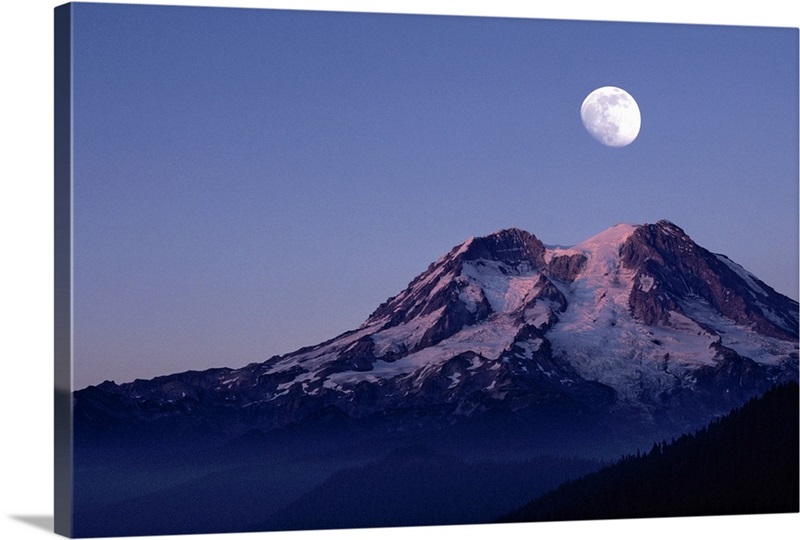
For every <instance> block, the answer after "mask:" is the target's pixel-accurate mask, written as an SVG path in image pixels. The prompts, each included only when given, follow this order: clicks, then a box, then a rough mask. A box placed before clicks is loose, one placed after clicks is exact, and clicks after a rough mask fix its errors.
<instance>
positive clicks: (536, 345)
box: [73, 220, 798, 438]
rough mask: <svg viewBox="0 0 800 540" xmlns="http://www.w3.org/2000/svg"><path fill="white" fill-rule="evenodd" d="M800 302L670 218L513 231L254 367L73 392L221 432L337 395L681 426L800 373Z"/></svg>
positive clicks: (409, 413) (131, 425) (353, 401)
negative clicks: (324, 335)
mask: <svg viewBox="0 0 800 540" xmlns="http://www.w3.org/2000/svg"><path fill="white" fill-rule="evenodd" d="M797 312H798V304H797V302H794V301H793V300H791V299H789V298H787V297H785V296H783V295H780V294H779V293H777V292H775V291H774V290H773V289H771V288H770V287H769V286H767V285H766V284H764V283H763V282H761V281H760V280H758V278H756V277H755V276H753V275H752V274H750V273H749V272H747V271H746V270H744V269H743V268H742V267H740V266H739V265H737V264H736V263H734V262H732V261H730V260H729V259H727V258H726V257H724V256H721V255H715V254H713V253H711V252H710V251H708V250H706V249H705V248H702V247H700V246H698V245H697V244H695V243H694V242H693V241H692V240H691V238H689V236H688V235H686V233H685V232H684V231H683V230H682V229H680V228H679V227H677V226H676V225H674V224H672V223H670V222H668V221H664V220H662V221H659V222H657V223H656V224H652V225H648V224H645V225H630V224H618V225H616V226H614V227H611V228H609V229H607V230H606V231H603V232H601V233H599V234H597V235H595V236H593V237H591V238H589V239H588V240H586V241H584V242H582V243H580V244H577V245H575V246H572V247H568V248H563V247H548V246H546V245H545V244H543V243H542V242H541V241H540V240H539V239H538V238H537V237H536V236H535V235H533V234H531V233H528V232H526V231H523V230H521V229H515V228H511V229H502V230H500V231H497V232H495V233H492V234H490V235H487V236H484V237H471V238H469V239H468V240H466V241H465V242H463V243H461V244H459V245H456V246H454V247H453V248H452V249H451V250H449V251H448V253H446V254H445V255H443V256H442V257H440V258H439V259H438V260H437V261H435V262H433V263H432V264H430V265H429V266H428V268H427V269H426V270H425V271H423V272H422V273H421V274H419V275H418V276H417V277H415V278H414V279H413V280H412V281H411V282H410V283H409V285H408V287H406V288H405V289H404V290H403V291H401V292H400V293H398V294H397V295H395V296H393V297H391V298H389V299H388V300H387V301H386V302H384V303H382V304H381V305H380V306H378V308H376V309H375V310H374V311H373V313H372V314H371V315H370V316H369V317H368V318H367V320H366V321H365V322H364V323H363V324H362V325H360V326H359V327H358V328H356V329H354V330H351V331H348V332H345V333H343V334H341V335H339V336H337V337H335V338H333V339H331V340H327V341H325V342H322V343H320V344H317V345H313V346H310V347H303V348H301V349H299V350H297V351H294V352H292V353H288V354H284V355H280V356H275V357H272V358H270V359H268V360H266V361H265V362H260V363H253V364H249V365H248V366H245V367H243V368H239V369H230V368H215V369H211V370H204V371H196V372H185V373H183V374H174V375H165V376H162V377H157V378H155V379H152V380H150V381H143V380H137V381H134V382H132V383H125V384H121V385H117V384H116V383H113V382H109V381H107V382H105V383H103V384H101V385H98V386H93V387H89V388H87V389H84V390H79V391H76V392H75V393H74V394H73V398H74V404H75V408H74V411H75V415H76V416H75V417H76V423H77V426H78V429H84V430H86V432H92V431H96V429H95V427H96V426H103V425H110V424H113V425H115V426H116V428H117V429H119V430H121V431H125V430H135V429H139V428H142V427H145V426H146V427H147V428H148V429H151V428H152V429H155V430H156V431H167V430H169V429H172V430H173V431H175V432H177V433H182V434H185V433H189V432H197V431H198V430H201V429H202V431H203V432H204V433H207V432H212V433H216V434H217V436H219V437H222V438H227V437H230V436H236V435H237V434H239V435H240V434H242V433H244V432H246V431H249V430H257V431H263V432H269V431H273V430H276V429H284V428H286V427H288V426H292V425H297V424H298V423H302V422H303V421H304V419H306V418H311V417H313V416H314V415H316V414H319V413H320V411H323V410H325V409H328V408H331V407H333V408H334V409H336V410H338V411H340V412H341V414H342V415H344V417H347V418H352V419H356V420H358V419H361V420H366V419H384V420H385V419H386V418H390V417H391V418H392V422H394V423H393V424H392V425H390V426H389V427H388V428H387V429H390V430H404V429H409V428H410V427H411V426H419V425H420V424H421V423H425V422H433V424H436V425H448V424H451V423H453V422H457V421H461V420H468V419H473V418H479V417H483V416H486V415H487V414H489V413H492V414H497V413H502V414H507V415H523V416H524V415H526V414H534V415H536V414H538V413H537V411H541V410H553V411H559V412H558V414H560V415H563V414H565V415H567V416H570V415H571V416H575V415H578V416H581V415H583V417H585V416H586V415H590V416H591V415H597V422H600V423H605V424H606V425H607V426H609V428H608V429H609V430H611V431H619V427H618V426H619V425H620V424H628V423H631V424H635V425H637V426H640V427H641V426H649V428H652V429H654V430H667V431H670V432H683V431H685V430H686V429H688V428H691V427H692V426H697V425H700V424H702V423H704V422H705V421H707V420H708V419H709V418H713V417H715V416H718V415H720V414H724V413H725V412H727V410H729V409H730V408H731V407H734V406H737V405H740V404H741V403H742V402H743V401H744V400H746V399H748V398H750V397H752V396H754V395H757V394H759V393H761V392H763V391H765V390H766V389H767V388H769V387H770V386H772V385H773V384H775V383H777V382H781V381H784V380H796V379H797V335H798V333H797V321H798V314H797ZM492 411H494V412H492ZM553 414H555V413H553ZM420 415H422V416H423V417H426V418H427V420H425V421H421V420H419V417H420ZM434 417H435V418H436V419H437V420H436V421H433V420H432V418H434ZM620 419H622V420H620ZM541 421H544V420H541ZM126 423H127V424H128V426H127V427H123V424H126ZM637 429H638V428H637Z"/></svg>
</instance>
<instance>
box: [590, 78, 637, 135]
mask: <svg viewBox="0 0 800 540" xmlns="http://www.w3.org/2000/svg"><path fill="white" fill-rule="evenodd" d="M581 120H582V121H583V125H584V126H585V127H586V131H588V132H589V134H590V135H591V136H592V137H594V138H595V139H597V140H598V141H600V142H601V143H603V144H604V145H606V146H615V147H620V146H628V145H629V144H631V143H632V142H633V141H634V139H636V136H637V135H639V128H640V127H641V126H642V116H641V114H640V113H639V106H638V105H637V104H636V101H635V100H634V99H633V97H632V96H631V95H630V94H629V93H627V92H626V91H625V90H623V89H622V88H617V87H616V86H604V87H602V88H598V89H597V90H595V91H594V92H592V93H591V94H589V95H588V96H586V99H584V100H583V105H581Z"/></svg>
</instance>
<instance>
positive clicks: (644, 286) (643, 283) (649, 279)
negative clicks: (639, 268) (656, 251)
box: [639, 275, 656, 292]
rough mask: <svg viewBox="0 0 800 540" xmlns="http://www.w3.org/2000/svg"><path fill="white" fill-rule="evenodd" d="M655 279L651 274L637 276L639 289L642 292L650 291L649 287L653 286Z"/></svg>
mask: <svg viewBox="0 0 800 540" xmlns="http://www.w3.org/2000/svg"><path fill="white" fill-rule="evenodd" d="M655 281H656V280H655V279H654V278H653V276H647V275H643V276H639V290H640V291H642V292H650V289H652V288H653V284H654V283H655Z"/></svg>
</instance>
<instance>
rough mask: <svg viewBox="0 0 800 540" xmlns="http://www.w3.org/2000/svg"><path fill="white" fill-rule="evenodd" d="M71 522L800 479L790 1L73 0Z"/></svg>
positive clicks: (151, 528)
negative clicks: (507, 11)
mask: <svg viewBox="0 0 800 540" xmlns="http://www.w3.org/2000/svg"><path fill="white" fill-rule="evenodd" d="M55 25H56V26H55V28H56V35H55V44H56V50H55V59H56V77H55V80H56V119H55V122H56V137H57V140H56V179H55V182H56V185H55V194H56V211H55V224H56V298H55V302H56V304H55V305H56V479H55V481H56V529H57V532H59V533H60V534H63V535H66V536H73V537H108V536H130V535H166V534H183V533H216V532H249V531H279V530H314V529H330V528H359V527H391V526H424V525H451V524H470V523H497V522H510V521H524V522H538V521H548V520H578V519H613V518H634V517H674V516H703V515H719V514H754V513H794V512H798V460H797V456H798V301H797V299H798V228H797V222H798V167H797V165H798V82H797V81H798V30H797V29H796V28H759V27H733V26H706V25H677V24H645V23H611V22H591V21H558V20H534V19H521V18H520V19H515V18H489V17H457V16H433V15H395V14H376V13H343V12H322V11H293V10H271V9H231V8H211V7H199V6H198V7H169V6H148V5H121V4H114V5H112V4H102V3H97V4H93V3H71V4H67V5H64V6H61V7H58V8H56V11H55Z"/></svg>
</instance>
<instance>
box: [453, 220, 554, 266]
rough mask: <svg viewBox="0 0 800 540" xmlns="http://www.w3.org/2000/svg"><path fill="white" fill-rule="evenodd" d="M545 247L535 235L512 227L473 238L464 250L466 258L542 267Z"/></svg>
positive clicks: (468, 259)
mask: <svg viewBox="0 0 800 540" xmlns="http://www.w3.org/2000/svg"><path fill="white" fill-rule="evenodd" d="M544 254H545V247H544V244H542V242H541V241H540V240H539V239H538V238H536V237H535V236H534V235H532V234H531V233H529V232H527V231H523V230H522V229H517V228H510V229H502V230H499V231H496V232H494V233H492V234H489V235H487V236H481V237H476V238H472V239H471V241H470V242H469V243H468V244H466V249H465V250H464V251H463V258H464V260H467V261H471V260H477V259H486V260H494V261H497V262H501V263H506V264H509V265H511V266H515V267H516V266H519V265H520V264H529V265H530V266H531V268H542V267H544V266H545V261H544Z"/></svg>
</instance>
